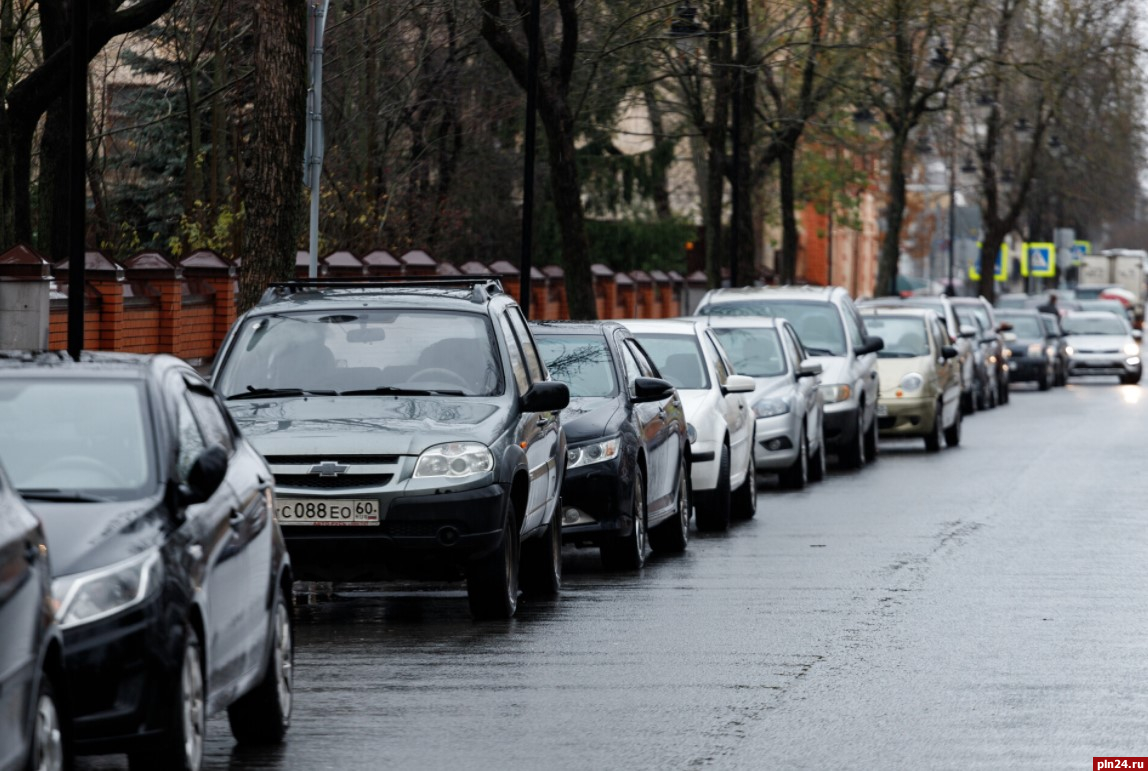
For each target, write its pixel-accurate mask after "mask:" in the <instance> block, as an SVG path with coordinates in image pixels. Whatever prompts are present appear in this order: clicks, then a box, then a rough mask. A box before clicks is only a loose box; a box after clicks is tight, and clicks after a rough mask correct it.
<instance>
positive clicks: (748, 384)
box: [721, 375, 757, 394]
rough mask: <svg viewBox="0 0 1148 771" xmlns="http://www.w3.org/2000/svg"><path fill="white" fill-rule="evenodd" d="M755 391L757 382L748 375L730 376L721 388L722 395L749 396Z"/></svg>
mask: <svg viewBox="0 0 1148 771" xmlns="http://www.w3.org/2000/svg"><path fill="white" fill-rule="evenodd" d="M755 390H757V381H755V380H754V379H753V378H751V377H749V376H748V375H730V376H729V379H728V380H726V381H725V385H723V386H722V387H721V392H722V393H723V394H751V393H753V392H754V391H755Z"/></svg>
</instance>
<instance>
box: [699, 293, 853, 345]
mask: <svg viewBox="0 0 1148 771" xmlns="http://www.w3.org/2000/svg"><path fill="white" fill-rule="evenodd" d="M696 315H698V316H707V315H708V316H771V317H773V318H778V319H788V321H789V323H790V324H792V325H793V329H794V331H796V332H797V337H798V339H800V340H801V344H802V345H804V346H805V348H806V350H808V351H809V353H810V354H811V355H813V356H844V355H845V328H844V326H842V324H841V315H840V314H839V313H838V312H837V308H836V307H835V306H834V305H833V304H832V303H827V302H811V301H802V300H737V301H735V302H722V303H713V304H711V305H707V306H704V307H702V308H699V309H698V310H697V313H696Z"/></svg>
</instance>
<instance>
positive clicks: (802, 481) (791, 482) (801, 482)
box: [779, 425, 809, 490]
mask: <svg viewBox="0 0 1148 771" xmlns="http://www.w3.org/2000/svg"><path fill="white" fill-rule="evenodd" d="M800 433H801V437H800V438H799V439H798V444H797V458H796V459H795V460H794V461H793V464H792V465H791V466H790V467H789V468H786V469H782V470H781V474H779V477H780V479H781V486H782V487H784V488H785V489H786V490H803V489H805V485H807V484H808V483H809V442H808V441H807V440H806V438H805V426H804V425H802V426H801V429H800Z"/></svg>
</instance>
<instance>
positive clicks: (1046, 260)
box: [1020, 243, 1056, 278]
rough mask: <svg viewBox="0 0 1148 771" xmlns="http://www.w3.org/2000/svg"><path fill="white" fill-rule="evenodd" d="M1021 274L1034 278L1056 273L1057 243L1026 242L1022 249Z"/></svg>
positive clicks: (1051, 275) (1048, 276)
mask: <svg viewBox="0 0 1148 771" xmlns="http://www.w3.org/2000/svg"><path fill="white" fill-rule="evenodd" d="M1020 274H1021V275H1022V276H1033V277H1034V278H1052V277H1053V276H1055V275H1056V244H1046V243H1039V244H1024V245H1023V246H1022V247H1021V250H1020Z"/></svg>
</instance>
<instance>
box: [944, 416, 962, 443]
mask: <svg viewBox="0 0 1148 771" xmlns="http://www.w3.org/2000/svg"><path fill="white" fill-rule="evenodd" d="M961 417H962V416H961V411H960V410H957V417H956V420H954V421H953V425H951V426H949V427H948V428H946V429H945V445H946V446H948V447H957V446H959V445H960V443H961Z"/></svg>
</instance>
